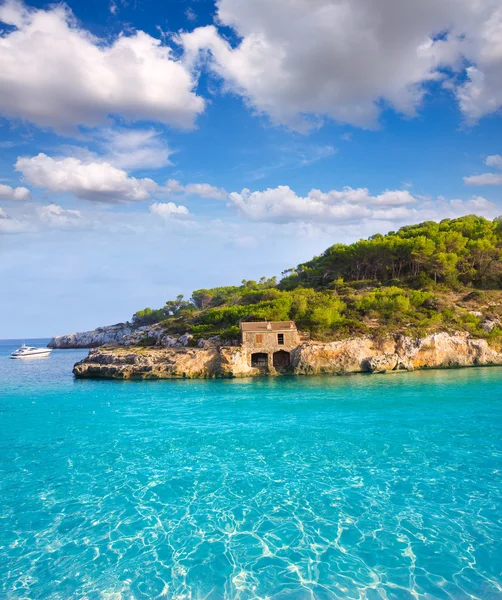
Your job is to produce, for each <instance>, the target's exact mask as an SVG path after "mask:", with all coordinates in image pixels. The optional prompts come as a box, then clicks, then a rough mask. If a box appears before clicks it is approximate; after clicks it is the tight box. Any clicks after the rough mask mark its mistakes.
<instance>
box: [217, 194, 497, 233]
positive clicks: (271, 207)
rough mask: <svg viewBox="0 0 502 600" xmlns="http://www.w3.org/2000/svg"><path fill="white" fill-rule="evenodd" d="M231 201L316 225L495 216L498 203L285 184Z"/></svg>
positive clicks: (249, 213)
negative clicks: (303, 190) (304, 189)
mask: <svg viewBox="0 0 502 600" xmlns="http://www.w3.org/2000/svg"><path fill="white" fill-rule="evenodd" d="M229 197H230V202H231V204H233V205H234V206H235V207H236V208H237V209H238V210H239V211H240V213H241V214H242V215H244V216H245V217H247V218H248V219H250V220H251V221H263V222H272V223H282V224H284V223H295V222H304V223H313V224H320V225H329V224H331V225H332V224H339V225H344V226H346V225H350V224H351V223H363V222H366V221H383V222H388V223H402V222H410V223H411V222H417V220H428V219H438V218H443V217H454V216H459V215H461V214H466V213H468V212H476V213H478V214H482V215H485V216H490V217H494V216H496V215H497V214H498V213H499V212H500V209H499V208H498V207H497V206H496V205H495V204H493V203H491V202H489V201H488V200H486V199H485V198H482V197H481V196H477V197H474V198H472V199H471V200H469V201H467V202H464V201H462V200H452V201H450V202H447V201H446V200H444V199H443V198H440V199H438V201H432V200H431V199H427V198H426V199H423V198H421V199H420V202H419V199H418V198H416V197H414V196H413V195H412V194H410V192H409V191H408V190H387V191H385V192H382V193H381V194H378V195H376V196H372V195H371V194H370V193H369V191H368V190H367V189H365V188H358V189H353V188H350V187H346V188H343V190H331V191H329V192H321V191H320V190H311V191H310V192H309V193H308V194H307V195H306V196H299V195H297V194H296V193H295V192H294V191H293V190H292V189H291V188H290V187H289V186H285V185H283V186H278V187H277V188H273V189H270V188H269V189H266V190H264V191H254V192H251V191H250V190H247V189H245V190H242V192H240V193H237V192H232V193H231V194H230V195H229Z"/></svg>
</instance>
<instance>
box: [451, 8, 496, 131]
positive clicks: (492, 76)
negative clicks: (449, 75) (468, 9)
mask: <svg viewBox="0 0 502 600" xmlns="http://www.w3.org/2000/svg"><path fill="white" fill-rule="evenodd" d="M472 8H473V12H475V13H477V14H479V13H481V14H482V13H483V12H485V16H486V18H485V19H483V20H482V21H481V22H479V21H478V22H476V20H475V21H474V24H473V27H472V30H471V35H470V36H469V37H468V38H467V39H466V40H465V42H464V43H463V48H464V49H465V50H464V54H465V56H466V57H467V59H468V60H470V61H471V62H472V63H473V64H472V65H471V66H469V67H467V69H466V75H467V81H466V82H465V83H464V84H463V85H462V86H461V87H460V88H459V89H458V91H457V97H458V101H459V104H460V108H461V109H462V111H463V112H464V114H465V115H466V117H467V120H468V121H469V122H471V123H475V122H476V121H478V120H479V119H480V118H481V117H483V116H485V115H488V114H491V113H495V112H497V111H498V110H499V109H500V107H501V106H502V6H501V4H500V2H496V1H494V2H492V1H491V0H484V1H481V2H472ZM483 8H487V9H488V11H483Z"/></svg>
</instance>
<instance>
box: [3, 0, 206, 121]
mask: <svg viewBox="0 0 502 600" xmlns="http://www.w3.org/2000/svg"><path fill="white" fill-rule="evenodd" d="M0 21H1V22H3V23H5V24H7V25H9V26H12V27H13V29H11V28H10V27H9V28H7V29H6V30H5V31H4V32H2V34H0V87H1V89H2V94H1V95H0V113H2V114H3V115H5V116H7V117H10V118H16V117H17V118H20V119H24V120H27V121H31V122H32V123H35V124H37V125H40V126H43V127H52V128H54V129H56V130H59V131H68V130H71V129H74V128H75V127H76V126H77V125H85V126H90V127H94V126H97V125H100V124H103V123H104V122H106V120H107V119H108V117H109V116H112V115H120V116H122V117H124V118H125V119H127V120H130V121H138V120H151V121H158V122H162V123H166V124H170V125H175V126H179V127H183V128H189V127H192V126H193V122H194V119H195V117H196V116H197V115H198V114H199V113H201V112H202V111H203V110H204V100H203V99H202V98H200V97H199V96H197V95H196V94H195V92H194V87H195V80H194V78H193V76H192V74H191V73H190V72H189V71H188V70H187V68H186V67H185V66H184V65H183V64H182V63H181V62H180V61H178V60H176V59H175V58H174V56H173V53H172V50H171V48H170V47H169V46H166V45H162V44H161V42H160V41H159V40H158V39H155V38H153V37H151V36H149V35H148V34H146V33H145V32H143V31H138V32H135V33H133V34H131V35H126V34H121V35H119V36H117V37H116V38H115V39H114V40H112V41H107V40H103V39H99V38H96V37H94V36H93V35H91V34H90V33H89V32H88V31H86V30H85V29H83V28H82V27H81V26H80V25H79V24H78V23H77V21H76V19H75V18H74V16H73V14H72V12H71V11H70V9H69V8H68V7H67V6H65V5H62V4H59V5H56V6H53V7H52V8H50V9H49V10H37V9H30V8H27V7H25V6H24V5H22V4H20V3H17V2H15V1H13V0H8V1H7V2H6V3H5V4H3V5H1V6H0Z"/></svg>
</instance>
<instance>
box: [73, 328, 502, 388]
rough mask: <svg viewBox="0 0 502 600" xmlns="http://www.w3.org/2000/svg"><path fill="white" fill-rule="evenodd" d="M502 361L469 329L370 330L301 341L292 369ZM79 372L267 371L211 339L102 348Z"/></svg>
mask: <svg viewBox="0 0 502 600" xmlns="http://www.w3.org/2000/svg"><path fill="white" fill-rule="evenodd" d="M475 365H502V353H499V352H496V351H495V350H493V349H492V348H490V347H489V346H488V344H487V342H486V341H485V340H482V339H477V338H473V337H471V336H469V335H468V334H466V333H457V334H450V333H446V332H442V333H436V334H433V335H429V336H427V337H424V338H417V339H412V338H410V337H407V336H403V335H396V336H392V337H388V338H387V339H384V340H378V341H377V340H375V339H373V338H371V337H369V336H366V337H358V338H351V339H346V340H342V341H338V342H331V343H316V342H308V343H304V344H300V345H299V346H298V347H296V348H295V349H294V350H293V352H292V353H291V366H290V369H289V370H288V371H287V372H289V373H292V374H296V375H314V374H322V373H326V374H345V373H361V372H370V373H383V372H386V371H400V370H413V369H425V368H431V369H433V368H451V367H469V366H475ZM73 373H74V374H75V376H76V377H97V378H108V379H169V378H200V377H249V376H257V375H264V374H272V375H275V374H277V373H276V371H274V370H272V372H268V371H267V372H264V371H263V370H260V369H257V368H253V367H250V366H249V358H248V356H247V353H246V351H245V350H244V349H243V348H241V347H239V346H233V347H228V346H223V347H221V346H218V345H214V344H207V345H206V346H205V347H201V348H180V347H174V348H163V349H161V348H138V347H129V348H125V347H121V348H100V349H97V350H91V351H90V353H89V356H88V357H87V358H85V359H84V360H82V361H80V362H79V363H77V364H76V365H75V367H74V369H73Z"/></svg>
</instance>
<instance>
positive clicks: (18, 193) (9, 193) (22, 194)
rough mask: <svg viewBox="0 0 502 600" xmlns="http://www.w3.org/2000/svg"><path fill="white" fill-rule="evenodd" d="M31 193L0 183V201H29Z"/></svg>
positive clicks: (24, 189)
mask: <svg viewBox="0 0 502 600" xmlns="http://www.w3.org/2000/svg"><path fill="white" fill-rule="evenodd" d="M30 198H31V193H30V190H29V189H28V188H25V187H16V188H12V187H10V185H4V184H3V183H0V200H29V199H30Z"/></svg>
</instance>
